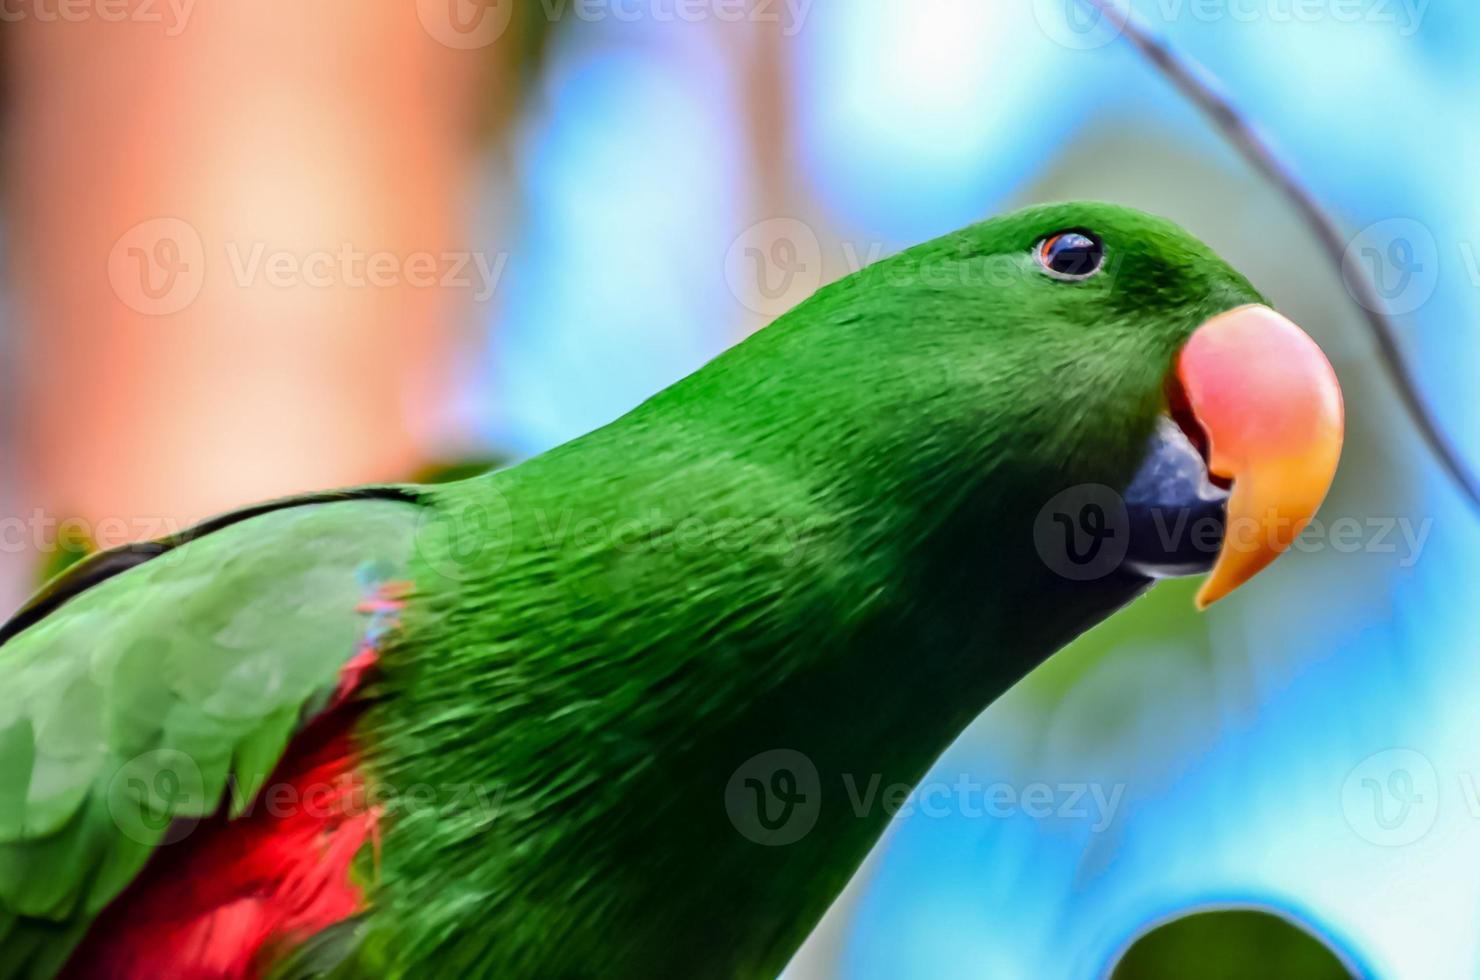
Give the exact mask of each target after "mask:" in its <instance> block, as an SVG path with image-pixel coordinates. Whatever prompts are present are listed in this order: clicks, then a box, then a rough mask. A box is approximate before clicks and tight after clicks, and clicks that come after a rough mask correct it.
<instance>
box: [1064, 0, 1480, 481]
mask: <svg viewBox="0 0 1480 980" xmlns="http://www.w3.org/2000/svg"><path fill="white" fill-rule="evenodd" d="M1080 2H1081V3H1085V4H1088V5H1089V6H1091V7H1093V8H1094V9H1096V10H1098V11H1099V12H1100V13H1101V15H1102V16H1104V17H1105V18H1106V19H1107V20H1108V21H1109V24H1110V26H1111V27H1112V28H1114V29H1115V30H1116V32H1117V33H1118V34H1120V35H1122V36H1124V37H1125V39H1126V40H1127V41H1129V42H1130V43H1131V44H1132V45H1134V46H1135V48H1136V50H1137V51H1139V52H1140V53H1141V55H1142V56H1143V57H1145V59H1146V60H1147V61H1149V62H1151V64H1152V65H1153V66H1154V67H1155V68H1156V69H1157V70H1158V71H1159V72H1161V73H1162V74H1163V75H1165V76H1166V77H1167V78H1168V79H1169V80H1170V81H1171V83H1172V84H1173V85H1175V86H1176V87H1177V89H1178V90H1179V91H1180V92H1181V93H1182V94H1183V95H1185V96H1186V97H1187V98H1188V99H1190V100H1191V101H1192V102H1193V103H1194V104H1195V105H1196V106H1197V107H1198V108H1199V109H1201V110H1202V111H1203V112H1204V113H1206V114H1207V116H1208V117H1209V118H1211V119H1212V121H1213V124H1214V125H1215V126H1217V127H1218V129H1220V130H1221V131H1222V132H1223V135H1224V136H1225V137H1227V139H1228V141H1229V142H1230V143H1232V144H1233V146H1234V148H1235V149H1237V150H1238V151H1239V153H1241V154H1242V155H1243V157H1244V159H1246V160H1248V161H1249V163H1250V164H1252V165H1253V167H1254V169H1255V170H1257V171H1259V172H1260V173H1261V174H1263V175H1264V176H1265V177H1266V178H1267V179H1269V180H1270V181H1271V182H1272V183H1273V184H1274V185H1275V186H1276V187H1278V188H1279V189H1280V191H1282V192H1283V193H1284V195H1285V197H1287V198H1288V199H1289V200H1290V203H1291V204H1293V205H1294V206H1295V209H1296V210H1297V211H1298V212H1299V213H1300V215H1301V217H1302V218H1304V219H1305V222H1306V224H1308V225H1309V226H1310V228H1311V230H1312V231H1314V232H1315V235H1316V238H1318V239H1319V240H1320V243H1321V246H1322V248H1324V249H1325V251H1326V254H1327V255H1328V256H1329V257H1330V258H1331V260H1332V262H1334V263H1335V264H1336V268H1337V271H1338V273H1340V274H1342V275H1343V277H1344V278H1345V280H1346V284H1347V287H1348V290H1349V291H1350V292H1351V294H1352V298H1353V299H1355V300H1356V301H1357V306H1359V307H1360V308H1361V311H1362V316H1363V318H1364V319H1365V320H1366V321H1367V326H1368V328H1369V329H1370V330H1371V332H1372V337H1373V339H1374V340H1375V341H1376V342H1377V351H1378V356H1379V357H1380V358H1381V359H1382V362H1383V365H1384V366H1385V367H1386V368H1387V371H1388V375H1389V376H1390V377H1391V379H1392V382H1393V386H1394V387H1395V388H1397V390H1398V397H1399V398H1400V399H1401V400H1402V402H1403V407H1404V408H1406V409H1407V410H1408V414H1409V416H1410V417H1411V418H1412V419H1413V424H1414V425H1415V426H1417V427H1418V431H1419V434H1420V435H1421V436H1422V437H1423V440H1424V442H1426V443H1428V445H1429V448H1430V449H1431V450H1433V453H1434V455H1435V456H1437V457H1438V458H1439V463H1440V464H1441V465H1442V466H1443V467H1444V470H1445V471H1446V472H1447V473H1448V474H1449V476H1450V477H1451V478H1452V479H1453V480H1454V482H1455V483H1456V484H1457V485H1458V486H1459V489H1460V490H1461V492H1463V493H1464V495H1465V496H1466V497H1468V498H1469V500H1470V503H1471V504H1472V505H1474V506H1475V507H1476V508H1477V509H1480V479H1477V478H1476V475H1475V473H1474V471H1472V470H1471V469H1470V467H1469V465H1468V464H1467V463H1466V462H1465V460H1464V458H1463V456H1462V455H1461V454H1460V452H1459V450H1458V448H1457V447H1456V446H1455V444H1454V443H1453V441H1452V440H1450V438H1449V436H1448V435H1446V434H1445V432H1444V430H1443V428H1442V427H1441V426H1440V424H1439V420H1438V418H1437V417H1436V416H1435V414H1434V412H1433V410H1432V409H1430V408H1429V406H1428V404H1427V403H1426V402H1425V400H1424V397H1423V393H1422V392H1421V391H1420V389H1419V385H1418V382H1417V381H1416V380H1415V379H1414V375H1413V370H1412V369H1411V368H1410V367H1409V365H1408V361H1407V359H1406V358H1405V357H1404V356H1403V351H1402V349H1401V348H1400V347H1399V346H1398V337H1397V330H1396V329H1395V328H1394V326H1393V322H1392V320H1391V319H1390V318H1389V317H1388V316H1387V314H1386V313H1384V312H1382V300H1381V298H1380V297H1379V295H1378V292H1377V288H1376V286H1375V285H1374V284H1373V282H1372V277H1371V276H1370V275H1369V274H1368V272H1367V270H1366V269H1364V268H1363V267H1362V266H1361V264H1360V263H1358V262H1356V261H1353V260H1351V259H1349V258H1348V257H1347V247H1346V240H1345V239H1344V238H1343V236H1342V234H1341V231H1340V229H1339V228H1338V227H1337V224H1336V222H1335V221H1334V220H1332V218H1331V216H1330V215H1329V214H1327V213H1326V211H1325V209H1323V208H1322V207H1321V206H1320V205H1319V204H1317V203H1316V200H1315V197H1314V196H1313V195H1312V194H1311V193H1310V191H1308V190H1306V188H1305V187H1304V186H1303V185H1302V184H1301V183H1300V181H1299V179H1298V178H1297V177H1296V176H1295V172H1294V171H1293V170H1292V169H1291V168H1290V167H1289V166H1287V165H1286V164H1285V163H1284V162H1283V161H1282V160H1280V158H1279V157H1278V156H1277V155H1276V154H1275V152H1274V149H1273V148H1272V147H1271V146H1270V143H1269V141H1268V140H1266V139H1265V138H1264V137H1263V136H1261V135H1260V134H1259V132H1258V131H1257V130H1255V128H1254V126H1253V124H1252V123H1250V122H1249V120H1248V119H1247V118H1245V116H1244V115H1243V114H1242V113H1241V112H1239V110H1238V109H1237V108H1236V107H1235V106H1234V105H1233V103H1232V102H1231V101H1229V99H1228V97H1227V96H1225V95H1224V94H1223V93H1222V92H1221V91H1220V86H1219V84H1218V82H1217V81H1216V80H1215V79H1214V78H1213V76H1212V75H1211V74H1210V73H1209V72H1208V71H1207V70H1206V69H1205V68H1203V67H1202V66H1201V65H1200V64H1198V63H1197V62H1196V61H1194V60H1192V59H1191V58H1189V57H1187V56H1186V55H1183V54H1181V53H1179V52H1177V51H1175V50H1173V49H1172V47H1171V46H1170V45H1169V44H1167V42H1166V41H1165V40H1163V39H1161V38H1159V37H1157V36H1156V35H1155V34H1153V33H1152V32H1151V30H1150V29H1149V28H1148V27H1147V26H1146V25H1145V23H1144V22H1142V20H1141V19H1140V18H1139V17H1137V16H1136V15H1135V13H1134V12H1133V11H1131V10H1129V9H1128V8H1124V7H1122V6H1121V5H1120V3H1118V2H1117V0H1080Z"/></svg>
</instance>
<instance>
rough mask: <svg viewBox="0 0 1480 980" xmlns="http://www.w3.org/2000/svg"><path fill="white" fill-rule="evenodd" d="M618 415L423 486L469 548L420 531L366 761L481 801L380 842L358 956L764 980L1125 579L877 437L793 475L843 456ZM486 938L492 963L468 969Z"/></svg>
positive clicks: (1019, 510) (1027, 517) (1020, 493)
mask: <svg viewBox="0 0 1480 980" xmlns="http://www.w3.org/2000/svg"><path fill="white" fill-rule="evenodd" d="M675 419H676V420H677V421H676V422H675V421H674V420H675ZM641 422H642V419H640V418H639V419H635V420H634V419H628V420H624V421H623V422H622V423H619V424H618V425H614V426H612V427H610V428H609V429H606V430H601V431H599V432H598V433H595V434H593V435H592V436H589V437H586V438H585V439H582V440H578V441H577V442H576V443H572V444H568V445H566V446H564V447H561V448H560V449H558V450H555V451H553V452H551V453H547V454H546V455H544V456H542V457H539V458H537V459H535V460H532V461H530V462H528V463H526V464H523V465H521V466H519V467H516V468H514V469H512V470H508V471H505V472H503V473H499V474H495V475H494V476H493V477H491V478H485V479H482V480H479V481H471V482H469V483H465V484H454V485H451V486H450V487H448V488H446V489H444V490H442V491H441V497H440V498H439V506H440V507H441V509H442V511H443V512H444V513H446V514H448V515H450V516H449V521H448V524H449V526H450V527H453V528H454V529H455V528H456V527H459V526H468V527H471V528H472V529H474V530H476V532H477V534H478V535H479V541H480V544H479V545H478V547H475V548H473V549H472V552H471V553H469V552H468V542H467V540H466V539H465V538H464V539H463V540H457V538H458V535H457V534H455V533H454V534H450V535H448V536H447V539H446V540H442V539H441V538H439V537H438V536H437V535H436V534H432V535H427V536H424V537H425V540H424V542H423V547H421V548H420V549H419V550H420V554H421V558H422V560H423V565H424V568H423V570H422V571H421V572H419V573H418V574H417V576H416V577H417V580H418V588H419V589H420V591H421V595H420V596H419V597H418V598H417V599H416V600H414V601H413V602H412V604H411V607H410V608H409V609H408V610H407V614H406V617H405V623H406V626H405V635H404V639H403V641H402V642H401V643H400V644H399V645H398V646H397V647H396V648H395V649H393V650H390V651H387V653H386V655H385V658H384V661H383V665H384V671H385V674H386V679H385V682H384V684H383V687H384V692H383V693H384V695H385V696H384V697H382V698H381V699H380V700H379V701H378V702H377V705H376V707H374V708H373V709H372V711H371V713H370V715H369V718H368V720H367V722H366V742H367V743H368V748H367V757H368V759H369V763H370V765H371V769H372V771H373V772H375V773H376V775H377V778H379V779H380V780H381V781H383V782H388V783H392V784H399V783H416V784H418V785H428V784H430V785H433V786H438V785H442V784H447V785H449V786H464V787H466V786H477V787H481V788H482V791H483V795H484V796H485V797H487V798H489V799H494V800H496V801H497V807H496V808H495V810H494V811H493V812H491V813H486V814H483V818H482V819H474V818H473V817H472V816H469V815H459V816H458V817H457V818H450V817H448V816H447V814H445V813H443V812H440V811H437V810H435V809H431V810H428V809H422V810H411V811H408V812H406V813H403V814H400V815H399V816H398V818H397V819H395V820H393V821H390V822H389V828H388V830H387V833H386V839H385V843H384V846H383V849H382V853H383V862H384V867H383V875H382V879H381V880H382V882H383V883H384V884H383V887H382V892H383V895H382V897H381V898H379V899H377V903H378V907H380V908H381V909H383V910H384V911H382V912H380V913H378V914H377V919H376V922H377V923H379V925H380V927H381V928H382V929H383V930H384V935H385V936H386V938H385V939H384V946H383V947H382V953H381V955H388V954H386V953H385V952H384V950H385V949H389V948H392V947H394V948H405V949H417V950H423V951H427V952H428V955H430V953H431V952H435V953H436V955H437V956H439V957H440V956H442V955H451V956H454V957H456V956H457V955H460V954H466V955H468V956H472V955H475V953H476V955H484V954H487V955H497V956H507V957H508V958H507V960H506V961H505V960H500V961H499V962H498V963H496V964H494V965H495V966H501V967H503V968H505V969H507V970H509V971H512V972H518V971H519V970H520V969H522V968H527V967H528V966H529V965H530V964H532V963H533V964H537V965H538V966H539V967H540V969H541V971H542V972H544V973H545V974H546V975H557V974H558V975H568V974H576V975H579V974H592V973H596V974H610V973H616V974H627V973H630V974H633V975H660V974H662V973H664V972H665V969H664V967H665V965H666V966H667V967H672V965H673V964H701V963H702V964H705V965H706V970H707V971H708V972H710V973H712V974H713V975H716V976H719V975H724V976H729V975H735V974H745V975H750V974H754V975H774V974H775V973H776V972H778V971H779V970H780V969H781V968H782V967H783V966H784V965H785V962H786V960H787V958H788V957H789V956H790V955H791V953H792V952H793V951H794V950H795V949H796V948H797V946H798V945H800V943H801V942H802V940H803V939H804V938H805V937H806V935H807V933H808V932H809V931H810V930H811V928H812V927H813V925H814V924H815V923H816V922H817V920H818V919H819V918H820V916H821V915H822V913H823V912H824V911H825V910H826V908H827V906H828V904H829V903H830V902H831V901H832V900H833V899H834V898H835V897H836V896H837V894H838V893H839V892H840V891H841V890H842V888H843V886H844V885H845V884H846V883H847V881H848V879H849V877H850V876H851V875H852V874H853V872H854V871H855V870H856V869H857V867H858V865H859V864H860V863H861V862H862V860H863V859H864V857H865V856H866V855H867V853H868V851H869V849H870V848H871V847H872V845H873V844H874V842H875V841H876V840H877V839H878V837H879V835H880V834H881V833H882V831H883V830H884V828H885V827H886V825H887V824H888V822H889V819H890V812H891V811H890V803H889V800H890V798H892V797H893V796H897V795H898V794H897V793H896V792H895V791H896V789H897V788H899V787H913V786H914V785H915V784H916V783H917V782H918V781H919V780H920V778H921V777H922V776H923V775H924V774H925V772H926V771H927V769H928V768H929V767H930V765H931V764H932V762H933V761H934V760H935V759H936V758H937V757H938V756H939V755H940V753H941V752H942V751H943V750H944V749H945V748H946V747H947V746H948V745H949V744H950V742H951V741H952V740H953V739H955V738H956V737H957V736H958V735H959V734H960V733H961V731H962V730H963V729H964V728H965V727H966V726H967V725H968V724H969V723H970V722H971V720H972V719H973V718H975V717H976V715H977V714H979V713H980V712H981V711H982V710H983V709H985V708H986V707H987V706H988V705H989V704H991V702H992V701H993V700H994V699H996V698H997V697H998V696H999V695H1001V694H1002V693H1003V692H1004V691H1005V690H1007V689H1008V688H1009V687H1010V686H1011V685H1012V684H1014V683H1015V682H1016V681H1017V680H1018V679H1020V678H1021V677H1022V676H1024V675H1025V674H1026V673H1027V672H1028V671H1029V670H1031V669H1032V668H1033V667H1034V666H1035V665H1037V664H1038V663H1039V662H1041V661H1042V660H1043V659H1044V658H1045V657H1047V656H1048V655H1049V654H1051V653H1052V652H1053V651H1054V650H1056V649H1057V648H1058V647H1059V646H1061V645H1062V644H1064V643H1065V642H1067V641H1068V640H1070V639H1072V638H1073V637H1074V636H1075V635H1077V634H1078V633H1079V632H1081V631H1083V630H1084V629H1087V628H1088V627H1089V626H1091V625H1093V624H1094V623H1095V622H1097V621H1099V620H1100V619H1101V618H1103V617H1104V616H1106V615H1108V614H1109V613H1110V612H1112V611H1114V610H1115V609H1116V608H1118V607H1120V606H1121V605H1123V604H1124V603H1126V602H1127V601H1129V600H1130V599H1131V598H1133V597H1134V596H1135V595H1136V594H1138V593H1139V592H1140V591H1141V590H1142V589H1144V588H1145V587H1146V585H1147V583H1146V582H1145V580H1141V579H1134V580H1133V579H1128V578H1120V577H1107V578H1104V579H1100V580H1097V581H1093V582H1072V581H1069V580H1067V579H1064V578H1062V577H1059V576H1057V575H1055V574H1053V573H1052V572H1051V571H1050V570H1049V569H1047V568H1046V567H1045V566H1044V564H1043V562H1042V560H1041V559H1040V558H1039V557H1038V556H1037V554H1036V553H1035V551H1034V549H1033V544H1032V539H1031V534H1030V533H1029V531H1028V530H1027V529H1029V528H1031V527H1032V522H1033V517H1034V514H1035V512H1036V509H1037V506H1036V503H1035V501H1038V500H1039V499H1040V498H1041V496H1042V493H1041V490H1039V489H1036V487H1037V486H1041V484H1037V483H1036V482H1035V481H1036V479H1037V475H1035V474H1031V473H1026V474H1009V473H1006V472H1003V471H1000V470H999V471H998V472H997V473H996V474H995V475H994V478H993V479H985V480H983V479H980V474H977V476H976V477H971V476H968V475H967V474H965V473H958V474H956V476H957V477H958V479H956V480H951V479H946V480H942V479H940V474H939V472H937V471H932V470H930V469H929V468H928V467H927V468H925V469H921V468H919V467H918V466H909V465H907V464H906V462H905V461H906V460H908V459H911V458H913V459H916V460H918V459H919V458H920V454H919V453H915V454H911V455H907V454H902V453H893V454H890V453H889V452H887V451H886V448H887V447H883V446H880V447H872V448H868V449H867V451H866V452H863V453H858V454H857V455H858V456H860V457H861V458H864V459H866V460H868V461H869V466H868V467H867V468H861V469H857V470H854V471H852V472H846V471H845V472H838V471H836V470H830V471H822V472H826V473H827V476H826V478H825V479H818V478H817V476H816V474H817V473H818V472H819V470H818V469H817V468H816V467H815V466H813V465H811V461H812V457H813V454H814V453H815V454H817V455H819V456H820V455H824V454H826V453H829V452H834V453H841V452H843V448H842V446H841V444H834V445H827V444H826V443H825V442H815V441H812V442H808V441H804V442H803V443H802V444H801V445H796V444H793V445H792V446H790V447H789V448H788V450H787V451H786V452H784V453H778V452H776V451H775V450H774V449H772V448H771V447H770V446H769V444H767V443H765V442H763V441H750V442H748V443H747V439H746V434H747V433H748V432H750V431H753V429H754V426H753V424H752V425H751V426H749V427H747V426H744V425H739V424H737V425H736V426H735V427H734V428H733V429H731V430H730V431H728V432H726V431H724V429H723V428H722V427H720V428H716V427H714V422H715V414H714V413H711V414H709V415H708V416H706V417H705V419H704V420H703V424H702V441H703V443H704V445H703V447H702V448H700V447H698V446H696V445H695V444H694V443H695V442H696V441H698V440H699V439H700V436H698V435H697V434H696V433H697V432H698V431H700V428H701V427H700V423H699V422H697V421H694V420H690V419H686V418H684V417H683V416H682V415H681V414H680V413H673V412H670V413H668V418H667V421H666V422H665V424H664V425H662V426H647V425H644V424H640V423H641ZM818 425H819V427H823V424H822V423H821V422H819V423H818ZM814 431H821V428H819V429H817V430H814ZM853 438H855V439H856V438H857V437H856V436H855V437H853ZM715 440H718V441H715ZM716 445H718V446H722V447H723V448H722V449H718V450H717V449H715V448H713V447H714V446H716ZM856 448H857V447H856V446H854V447H853V449H854V450H855V451H856ZM469 513H472V514H476V515H478V518H477V520H476V521H473V522H472V523H471V524H469V523H468V519H467V517H466V515H467V514H469ZM460 549H461V550H460ZM870 787H874V788H886V789H887V790H888V792H889V795H888V796H886V794H884V793H882V792H871V791H870ZM896 802H897V800H896ZM470 916H471V917H474V918H476V920H477V925H476V928H475V927H474V926H473V922H472V918H468V917H470ZM490 930H492V931H494V932H497V933H499V934H500V935H501V936H503V937H505V940H504V941H503V942H502V943H501V944H500V947H499V948H500V950H504V951H507V952H499V953H488V952H487V950H483V949H482V948H481V947H479V948H478V949H477V950H476V951H475V949H474V947H475V946H476V944H477V937H478V936H482V935H488V934H490ZM408 933H411V934H412V935H410V936H408ZM434 936H435V937H439V938H437V939H435V940H433V939H432V938H430V937H434ZM418 937H419V938H418ZM521 937H522V938H521ZM479 962H482V961H481V960H480V961H479Z"/></svg>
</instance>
